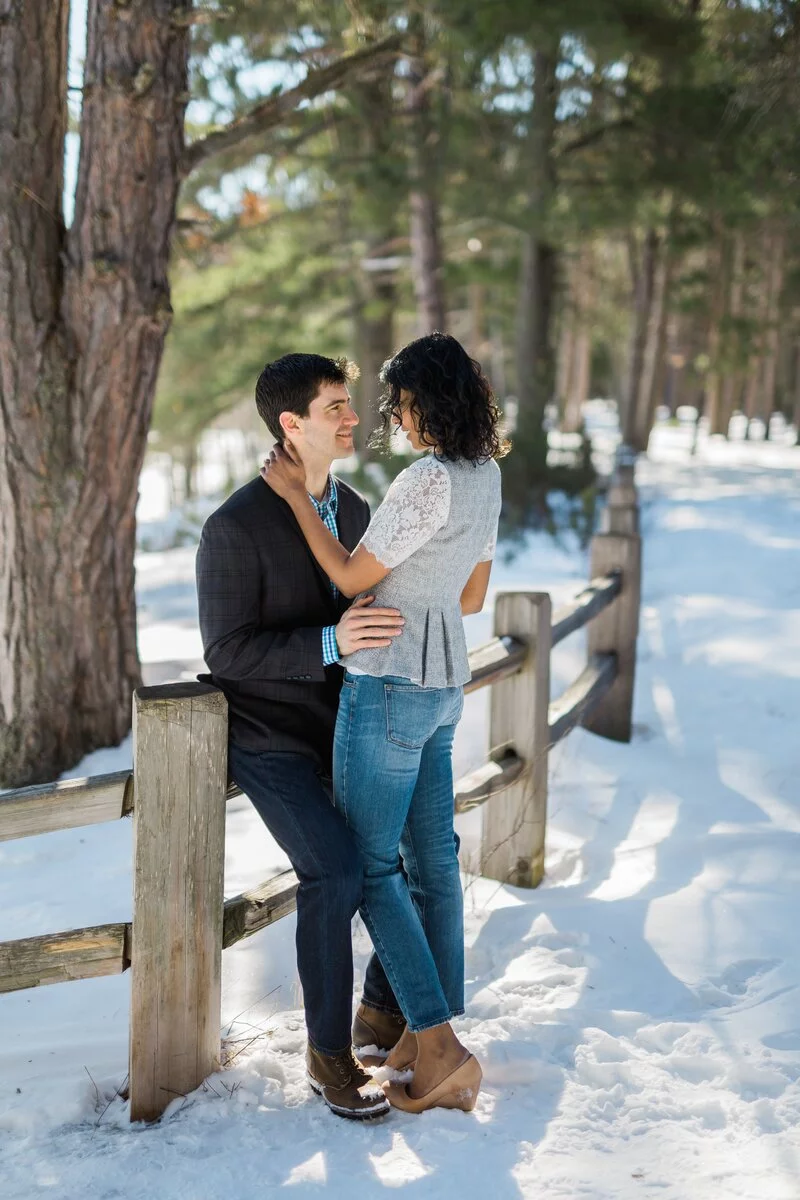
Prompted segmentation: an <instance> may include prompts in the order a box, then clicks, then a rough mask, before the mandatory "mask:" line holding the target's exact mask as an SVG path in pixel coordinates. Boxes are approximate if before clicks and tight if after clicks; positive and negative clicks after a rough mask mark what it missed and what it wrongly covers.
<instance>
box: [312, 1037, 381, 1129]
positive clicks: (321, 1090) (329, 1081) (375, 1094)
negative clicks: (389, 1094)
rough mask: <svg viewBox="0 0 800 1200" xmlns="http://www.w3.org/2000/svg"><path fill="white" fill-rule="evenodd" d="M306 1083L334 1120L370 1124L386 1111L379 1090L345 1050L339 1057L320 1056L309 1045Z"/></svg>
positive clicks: (337, 1055) (369, 1076)
mask: <svg viewBox="0 0 800 1200" xmlns="http://www.w3.org/2000/svg"><path fill="white" fill-rule="evenodd" d="M306 1067H307V1068H308V1082H309V1084H310V1085H311V1087H312V1088H313V1089H314V1091H315V1092H316V1093H317V1095H318V1096H321V1097H322V1099H323V1100H324V1101H325V1103H326V1104H327V1106H328V1108H329V1109H330V1110H331V1112H334V1113H336V1115H337V1117H348V1118H349V1119H350V1120H351V1121H370V1120H373V1119H374V1118H375V1117H382V1116H385V1114H386V1113H387V1112H388V1111H389V1101H388V1100H387V1099H386V1097H385V1096H384V1094H383V1089H382V1088H381V1087H380V1086H379V1085H378V1084H377V1083H376V1082H375V1080H374V1079H373V1078H372V1076H371V1075H368V1074H367V1072H366V1071H365V1070H364V1069H363V1068H362V1067H361V1066H360V1065H359V1063H358V1062H357V1061H356V1057H355V1055H354V1054H353V1050H352V1047H348V1049H347V1050H344V1051H343V1052H342V1053H341V1054H321V1053H320V1051H319V1050H315V1049H314V1047H313V1046H312V1045H311V1043H310V1042H309V1044H308V1051H307V1052H306Z"/></svg>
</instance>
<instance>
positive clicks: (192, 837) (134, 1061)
mask: <svg viewBox="0 0 800 1200" xmlns="http://www.w3.org/2000/svg"><path fill="white" fill-rule="evenodd" d="M227 759H228V706H227V702H226V700H225V697H224V696H223V694H222V693H221V692H220V691H218V690H217V689H216V688H213V687H210V686H209V685H207V684H201V683H170V684H164V685H162V686H160V687H144V688H139V689H138V690H137V691H136V692H135V693H134V699H133V769H134V886H133V932H132V951H131V970H132V976H133V978H132V983H131V1041H130V1098H131V1120H133V1121H139V1120H145V1121H152V1120H155V1119H156V1118H157V1117H160V1116H161V1114H162V1113H163V1111H164V1109H165V1108H166V1107H167V1105H168V1104H169V1103H170V1101H171V1100H173V1099H174V1098H175V1097H176V1096H183V1095H186V1094H187V1093H188V1092H191V1091H193V1090H194V1088H196V1087H198V1086H199V1085H200V1084H201V1083H202V1081H203V1080H204V1079H205V1078H206V1076H207V1075H210V1074H211V1073H212V1072H213V1071H215V1070H217V1069H218V1068H219V1055H220V977H221V962H222V906H223V871H224V864H225V802H226V788H227V774H228V772H227V765H228V764H227Z"/></svg>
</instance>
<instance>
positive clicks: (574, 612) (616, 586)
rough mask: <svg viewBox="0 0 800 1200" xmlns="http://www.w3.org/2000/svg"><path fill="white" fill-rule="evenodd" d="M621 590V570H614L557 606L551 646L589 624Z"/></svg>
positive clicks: (554, 614) (594, 580)
mask: <svg viewBox="0 0 800 1200" xmlns="http://www.w3.org/2000/svg"><path fill="white" fill-rule="evenodd" d="M621 590H622V576H621V575H620V573H619V571H613V572H612V573H611V574H610V575H606V576H604V577H603V578H602V579H593V580H592V581H591V582H590V584H589V586H588V587H586V588H584V589H583V591H582V592H579V593H578V595H577V596H575V598H574V599H573V600H570V602H569V603H568V604H565V605H563V607H562V608H557V609H556V611H555V612H554V613H553V628H552V631H551V634H550V645H551V647H552V646H557V645H558V643H559V642H563V640H564V638H565V637H569V635H570V634H571V633H574V632H575V630H576V629H582V628H583V626H584V625H588V623H589V621H591V620H592V618H593V617H596V616H597V614H598V613H600V612H602V611H603V609H604V608H608V606H609V604H612V603H613V602H614V600H616V598H617V596H618V595H619V594H620V591H621Z"/></svg>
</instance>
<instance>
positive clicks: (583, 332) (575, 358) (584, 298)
mask: <svg viewBox="0 0 800 1200" xmlns="http://www.w3.org/2000/svg"><path fill="white" fill-rule="evenodd" d="M572 290H573V300H572V305H573V311H574V325H573V340H572V363H571V366H570V369H569V386H568V388H567V390H566V403H565V405H564V418H563V421H562V423H561V428H562V429H563V430H564V432H565V433H577V431H578V430H579V429H580V428H581V425H582V424H583V406H584V404H585V403H586V401H587V400H588V399H589V384H590V377H591V363H592V337H591V332H590V329H591V321H592V316H593V309H594V293H595V285H594V255H593V248H592V246H591V245H590V244H589V245H586V246H584V247H583V248H582V250H581V253H580V257H579V259H578V262H577V264H576V269H575V273H574V277H573V289H572Z"/></svg>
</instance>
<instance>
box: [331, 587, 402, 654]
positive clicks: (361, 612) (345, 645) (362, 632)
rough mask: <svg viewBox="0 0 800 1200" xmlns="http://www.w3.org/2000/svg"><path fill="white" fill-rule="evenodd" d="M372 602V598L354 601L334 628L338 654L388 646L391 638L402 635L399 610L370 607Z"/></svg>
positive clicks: (364, 597) (365, 597)
mask: <svg viewBox="0 0 800 1200" xmlns="http://www.w3.org/2000/svg"><path fill="white" fill-rule="evenodd" d="M374 600H375V597H374V596H362V597H361V599H360V600H356V602H355V603H354V604H351V605H350V607H349V608H348V610H347V612H346V613H345V614H344V616H343V617H342V619H341V621H340V622H339V624H338V625H337V626H336V642H337V645H338V646H339V653H340V654H342V655H344V654H353V653H354V652H355V651H356V650H376V649H378V648H379V647H386V646H391V644H392V638H396V637H397V635H398V633H402V632H403V625H404V621H403V618H402V617H401V616H400V613H399V611H398V610H397V609H396V608H371V607H370V606H371V605H372V604H373V602H374Z"/></svg>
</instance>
